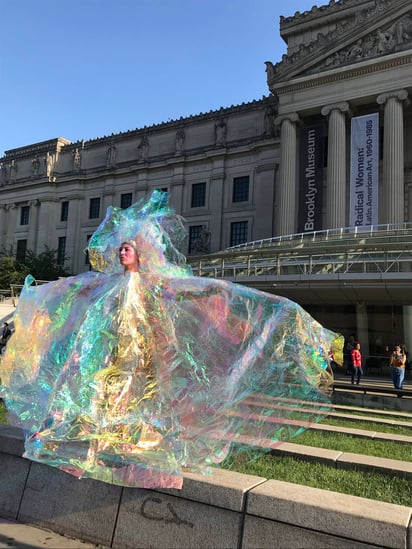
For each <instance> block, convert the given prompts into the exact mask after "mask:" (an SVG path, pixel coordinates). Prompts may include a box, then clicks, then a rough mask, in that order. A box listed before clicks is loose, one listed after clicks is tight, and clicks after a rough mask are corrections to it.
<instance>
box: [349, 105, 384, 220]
mask: <svg viewBox="0 0 412 549" xmlns="http://www.w3.org/2000/svg"><path fill="white" fill-rule="evenodd" d="M378 178H379V113H372V114H368V115H366V116H357V117H355V118H352V135H351V171H350V213H349V224H350V226H351V227H370V226H371V225H377V224H378Z"/></svg>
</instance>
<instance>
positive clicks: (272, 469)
mask: <svg viewBox="0 0 412 549" xmlns="http://www.w3.org/2000/svg"><path fill="white" fill-rule="evenodd" d="M368 416H369V417H370V415H369V414H368ZM376 417H379V414H378V413H377V414H376ZM332 422H333V424H334V425H335V424H337V425H339V426H344V427H356V428H359V429H367V428H368V427H367V426H366V425H364V423H366V422H362V423H358V422H356V423H355V422H353V421H350V420H347V421H345V420H335V419H333V418H327V419H325V421H324V423H329V424H332ZM335 422H336V423H335ZM0 423H6V407H5V406H4V403H3V402H2V401H0ZM369 425H370V424H369ZM383 427H384V429H385V430H384V429H383ZM369 428H371V429H373V430H376V431H380V432H389V433H394V434H409V435H411V429H407V428H401V429H402V430H401V431H399V428H398V427H397V426H394V425H384V426H382V425H380V424H375V425H374V426H373V427H369ZM404 430H405V432H404ZM292 441H293V442H295V443H296V444H305V445H307V446H316V447H318V448H330V449H337V450H342V451H345V452H354V453H356V454H364V455H365V454H366V455H373V456H378V457H390V458H392V459H400V460H402V461H412V457H411V454H412V452H411V448H410V445H409V444H398V443H393V442H382V441H377V440H368V439H365V438H358V437H351V436H348V435H342V434H339V433H323V432H316V431H311V430H308V431H305V432H304V433H302V434H300V435H299V436H297V437H295V438H293V439H292ZM252 458H253V459H252ZM222 468H224V469H230V470H233V471H238V472H240V473H246V474H251V475H257V476H261V477H264V478H268V479H276V480H282V481H285V482H292V483H294V484H302V485H305V486H312V487H315V488H321V489H323V490H331V491H333V492H341V493H343V494H351V495H354V496H360V497H363V498H368V499H373V500H379V501H385V502H387V503H395V504H397V505H405V506H411V505H412V491H411V483H410V480H406V479H402V478H396V477H393V476H390V475H384V474H380V473H367V472H364V471H343V470H339V469H335V468H334V467H331V466H328V465H323V464H319V463H316V462H313V461H310V462H309V461H303V460H299V459H296V458H291V457H287V456H278V455H272V454H268V453H266V452H256V453H254V454H246V453H244V452H242V453H236V451H235V450H234V451H233V453H232V456H231V457H230V458H228V459H226V460H225V462H224V463H223V464H222Z"/></svg>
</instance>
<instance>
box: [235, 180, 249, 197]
mask: <svg viewBox="0 0 412 549" xmlns="http://www.w3.org/2000/svg"><path fill="white" fill-rule="evenodd" d="M232 200H233V202H247V201H248V200H249V176H248V175H245V176H243V177H235V178H234V179H233V198H232Z"/></svg>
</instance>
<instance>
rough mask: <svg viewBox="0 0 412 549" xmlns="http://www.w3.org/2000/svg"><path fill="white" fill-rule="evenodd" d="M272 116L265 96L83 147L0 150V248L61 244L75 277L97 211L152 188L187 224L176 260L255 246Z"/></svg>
mask: <svg viewBox="0 0 412 549" xmlns="http://www.w3.org/2000/svg"><path fill="white" fill-rule="evenodd" d="M275 112H276V101H275V100H274V98H273V97H268V98H266V99H262V100H260V101H254V102H252V103H248V104H244V105H240V106H237V107H231V108H227V109H221V110H219V111H215V112H210V113H207V114H200V115H197V116H192V117H190V118H186V119H182V120H179V121H173V122H168V123H164V124H160V125H156V126H151V127H149V128H144V129H139V130H134V131H129V132H126V133H121V134H117V135H112V136H108V137H102V138H99V139H94V140H91V141H86V142H85V141H82V142H77V143H70V142H69V141H67V140H65V139H61V138H58V139H53V140H50V141H46V142H43V143H37V144H34V145H31V146H28V147H22V148H19V149H13V150H10V151H6V154H5V156H4V157H3V158H2V159H1V166H2V169H1V186H0V245H1V246H2V247H5V248H9V247H10V246H13V247H14V248H17V247H18V246H19V241H23V243H25V244H23V247H24V246H27V248H28V249H32V250H34V251H36V252H40V251H42V250H43V249H44V246H45V245H47V246H48V247H50V248H53V249H57V248H58V247H59V245H60V247H61V246H63V244H64V246H65V250H64V251H65V253H66V254H67V255H68V256H69V265H70V268H71V270H72V272H73V273H78V272H82V271H84V270H85V268H87V258H86V256H85V254H84V252H83V250H84V248H85V247H86V243H87V240H88V237H89V236H90V235H91V234H92V233H93V231H94V230H95V229H96V228H97V226H98V224H99V222H100V221H101V219H102V217H103V216H104V214H105V212H106V208H107V207H108V206H109V205H114V206H122V205H123V206H125V205H129V204H130V203H132V202H134V201H135V200H137V199H139V198H140V197H142V196H145V195H146V194H147V193H150V191H152V190H153V189H155V188H159V189H164V190H167V191H168V192H169V193H170V202H171V205H172V206H173V207H174V208H175V209H176V211H177V212H178V213H179V214H182V215H183V216H184V217H185V218H186V219H187V222H188V227H189V242H188V246H189V249H188V250H185V251H186V252H188V251H189V252H190V253H194V252H196V253H199V252H202V253H205V252H211V251H217V250H220V249H222V248H226V247H227V246H229V245H231V244H233V243H236V241H235V240H234V239H235V238H238V239H239V238H241V239H242V240H243V241H245V240H252V239H258V238H264V237H265V236H267V235H270V234H272V219H273V203H274V192H275V176H276V168H277V156H278V155H277V150H278V149H279V137H278V135H277V133H276V130H275V126H274V118H275V114H274V113H275ZM234 187H236V189H234ZM234 193H235V195H236V193H237V194H239V193H240V194H239V196H238V197H236V196H235V197H234ZM234 224H235V225H234ZM236 224H237V225H236ZM233 227H236V228H239V227H240V229H241V232H240V236H239V235H238V233H236V232H234V229H233ZM62 239H64V240H62ZM20 246H22V245H21V244H20Z"/></svg>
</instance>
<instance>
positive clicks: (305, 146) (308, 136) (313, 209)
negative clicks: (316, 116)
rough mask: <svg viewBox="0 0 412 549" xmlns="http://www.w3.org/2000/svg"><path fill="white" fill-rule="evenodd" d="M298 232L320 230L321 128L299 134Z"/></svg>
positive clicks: (310, 129) (305, 129) (311, 127)
mask: <svg viewBox="0 0 412 549" xmlns="http://www.w3.org/2000/svg"><path fill="white" fill-rule="evenodd" d="M299 152H300V154H299V215H298V232H299V233H306V232H310V231H318V230H320V229H322V184H323V128H322V126H309V127H305V128H302V129H301V132H300V151H299Z"/></svg>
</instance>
